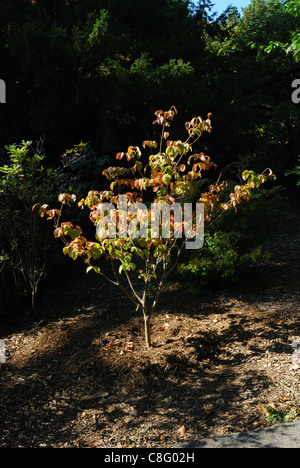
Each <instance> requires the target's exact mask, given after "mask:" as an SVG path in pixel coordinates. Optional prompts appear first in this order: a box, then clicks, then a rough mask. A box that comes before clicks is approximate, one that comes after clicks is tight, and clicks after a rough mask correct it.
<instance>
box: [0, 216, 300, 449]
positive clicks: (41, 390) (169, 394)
mask: <svg viewBox="0 0 300 468" xmlns="http://www.w3.org/2000/svg"><path fill="white" fill-rule="evenodd" d="M299 241H300V229H299V222H298V220H297V218H296V219H294V220H293V221H292V222H291V223H290V225H288V226H283V227H282V228H281V229H279V230H278V233H277V235H276V237H275V239H273V241H272V242H271V243H270V244H269V245H266V247H267V249H268V250H270V251H271V252H272V258H271V261H270V262H269V263H268V264H265V265H261V266H257V267H255V268H252V269H251V270H250V271H249V272H247V274H244V275H243V277H241V278H240V279H239V281H238V282H237V283H236V284H235V285H233V286H232V288H231V289H230V290H226V291H224V290H223V291H218V292H210V293H209V292H208V293H207V294H206V295H203V296H201V297H200V298H199V297H198V298H192V297H190V296H188V295H186V294H185V292H184V289H183V288H182V287H181V285H180V284H176V283H175V284H170V285H169V289H168V290H167V291H166V292H165V293H164V295H163V297H162V300H161V304H160V309H159V311H158V312H157V314H156V315H155V317H154V318H153V320H152V333H153V337H154V347H153V348H152V349H151V350H150V351H147V350H145V347H144V340H143V323H142V319H141V317H140V313H139V312H137V313H136V312H135V311H134V310H133V309H132V306H131V304H130V303H129V302H128V301H127V300H126V299H124V298H123V297H122V295H121V294H119V292H118V291H116V290H114V289H111V288H110V287H108V286H107V284H106V283H104V282H102V281H100V282H99V280H98V278H96V279H95V281H96V280H98V283H97V284H96V282H94V280H93V281H92V283H91V277H90V276H89V277H82V276H84V275H81V274H78V275H77V277H76V275H75V278H74V279H73V280H74V283H72V285H71V286H70V284H69V283H68V282H67V285H66V289H65V287H64V286H61V289H60V290H59V291H55V294H56V296H55V297H54V292H49V295H48V298H47V303H46V304H45V305H44V307H45V310H44V320H42V321H40V322H38V323H35V324H33V325H31V326H26V327H23V328H19V329H18V330H17V331H15V330H14V331H12V330H6V331H5V330H4V331H3V332H1V333H0V338H4V339H5V343H6V346H7V357H8V359H7V363H6V364H5V365H1V364H0V391H1V398H0V447H2V448H3V447H10V448H12V447H22V448H35V447H54V448H56V447H108V448H109V447H163V446H166V447H170V446H172V445H174V444H175V443H176V442H177V441H178V439H181V440H189V439H195V438H200V437H209V436H216V435H223V434H226V433H230V432H236V431H246V430H252V429H255V428H259V427H264V426H267V425H270V422H267V419H266V417H267V416H270V407H273V408H275V413H274V414H275V416H274V422H277V421H278V418H276V415H277V416H279V415H285V416H286V418H287V419H288V418H289V417H290V419H293V418H295V417H300V406H299V405H300V379H299V378H300V370H299V368H297V366H293V362H292V359H291V354H292V352H293V348H292V347H291V343H292V341H293V340H294V339H295V337H299V336H300V307H299V306H300V293H299V271H300V252H299V248H298V246H299ZM128 343H132V345H130V346H128ZM267 408H269V410H268V409H267Z"/></svg>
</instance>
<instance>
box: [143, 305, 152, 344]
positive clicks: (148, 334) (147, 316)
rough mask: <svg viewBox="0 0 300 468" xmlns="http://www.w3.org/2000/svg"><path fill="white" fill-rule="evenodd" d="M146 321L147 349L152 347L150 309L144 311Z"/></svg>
mask: <svg viewBox="0 0 300 468" xmlns="http://www.w3.org/2000/svg"><path fill="white" fill-rule="evenodd" d="M144 323H145V341H146V347H147V349H149V348H151V346H152V344H151V332H150V314H149V312H148V311H144Z"/></svg>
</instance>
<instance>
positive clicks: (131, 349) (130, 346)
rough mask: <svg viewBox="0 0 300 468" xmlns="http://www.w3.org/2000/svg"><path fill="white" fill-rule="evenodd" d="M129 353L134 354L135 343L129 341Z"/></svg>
mask: <svg viewBox="0 0 300 468" xmlns="http://www.w3.org/2000/svg"><path fill="white" fill-rule="evenodd" d="M126 349H127V351H129V352H130V353H132V351H133V342H132V341H129V343H127V348H126Z"/></svg>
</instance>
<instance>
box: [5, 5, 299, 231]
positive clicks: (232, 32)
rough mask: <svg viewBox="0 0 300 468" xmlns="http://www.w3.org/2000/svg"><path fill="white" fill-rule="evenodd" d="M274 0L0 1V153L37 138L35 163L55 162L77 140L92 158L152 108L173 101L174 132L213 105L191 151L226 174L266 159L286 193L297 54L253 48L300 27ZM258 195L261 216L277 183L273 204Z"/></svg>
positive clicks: (295, 146)
mask: <svg viewBox="0 0 300 468" xmlns="http://www.w3.org/2000/svg"><path fill="white" fill-rule="evenodd" d="M284 3H285V2H281V1H278V0H252V3H251V4H250V6H249V7H248V8H246V9H245V11H244V14H243V16H242V17H240V15H239V13H238V11H237V9H236V8H234V7H232V8H228V9H227V10H226V11H225V12H224V13H223V14H222V15H220V16H219V17H218V16H216V15H213V14H212V10H211V5H212V2H211V1H210V0H201V1H199V2H198V3H196V2H190V1H188V0H127V1H120V0H84V1H82V0H11V1H10V2H7V1H0V12H1V13H0V54H1V64H0V77H1V79H3V80H5V82H6V85H7V103H6V104H5V105H1V106H0V125H1V133H0V147H1V154H0V157H1V162H2V163H3V164H4V163H7V161H8V157H7V153H6V151H5V145H12V144H14V143H19V142H21V141H22V140H25V141H26V140H33V141H36V140H38V141H39V140H40V139H42V140H43V141H44V152H45V153H46V155H47V160H46V161H44V164H46V165H48V166H51V167H54V168H57V167H58V166H59V165H60V164H61V159H60V156H61V154H63V153H64V152H65V150H66V149H68V148H71V147H73V146H74V145H75V144H78V143H79V142H80V141H84V142H90V145H91V148H92V153H91V154H92V158H94V159H93V160H95V158H96V159H97V163H95V164H96V167H98V166H99V167H100V166H101V161H102V160H103V163H106V162H107V157H109V158H111V159H113V158H114V156H115V153H116V152H117V151H126V149H127V147H128V145H130V144H131V145H141V142H142V140H143V139H147V138H152V136H153V132H155V127H153V126H152V123H151V122H152V121H153V113H154V112H155V111H156V110H157V109H164V110H167V109H169V108H170V107H171V106H172V105H174V106H176V107H177V108H178V111H179V114H178V117H177V119H176V122H175V123H174V126H173V129H172V132H174V135H176V138H184V137H185V135H184V134H182V133H181V132H182V130H181V129H182V128H184V125H183V124H184V122H185V121H187V120H190V119H191V118H192V117H193V116H196V115H202V116H204V117H206V114H207V113H208V112H211V113H212V114H213V117H212V123H213V133H212V134H211V135H209V136H207V137H205V138H203V139H202V140H201V149H202V150H203V151H206V152H207V153H208V154H209V155H210V156H211V158H212V159H213V160H214V161H215V162H216V163H217V164H218V167H219V168H225V172H224V176H226V178H228V177H229V178H233V179H237V180H239V177H240V174H241V171H242V170H243V169H244V168H245V167H246V166H251V168H253V169H254V170H257V171H260V170H263V169H264V168H265V167H271V168H272V170H273V171H274V172H275V173H276V174H277V184H278V187H280V186H283V187H285V189H286V191H285V194H284V195H285V197H290V198H291V199H293V197H294V196H295V194H297V192H296V183H295V182H296V181H295V177H293V176H289V177H286V175H285V173H286V171H287V170H291V169H293V167H294V166H295V165H296V164H297V161H298V155H299V123H300V105H298V106H297V105H295V104H293V103H292V101H291V94H292V89H291V84H292V81H293V80H295V79H297V78H300V69H299V62H297V60H296V58H295V56H294V55H293V54H292V53H287V52H286V51H285V50H284V48H282V47H275V48H273V49H272V50H271V51H269V52H268V53H267V52H266V51H265V50H264V47H266V46H267V45H268V44H269V43H270V41H275V42H276V41H277V42H281V43H286V42H288V41H291V40H292V37H293V33H294V32H295V31H296V30H297V28H299V26H298V22H299V17H298V18H296V17H295V16H293V15H292V14H290V13H288V12H287V11H284V9H283V4H284ZM251 43H254V45H253V46H251ZM171 137H172V135H171ZM64 177H65V176H64ZM75 179H76V178H75ZM88 179H89V176H88ZM80 183H81V184H82V183H83V184H84V181H83V180H81V181H80ZM74 184H75V185H76V180H75V182H74V181H73V182H72V183H71V185H72V188H73V190H74V189H75V190H76V186H74ZM90 188H94V189H95V188H96V189H97V188H99V187H90ZM271 194H272V192H271ZM268 197H269V198H270V204H267V206H265V207H264V209H265V210H266V211H267V212H268V213H270V212H271V211H273V210H274V209H275V211H276V206H277V207H278V206H282V199H281V200H279V201H278V205H276V201H277V200H278V197H280V195H279V194H278V190H276V197H277V198H276V199H275V202H274V197H273V198H272V196H270V193H269V194H268V196H267V197H266V198H265V200H268V199H269V198H268ZM274 203H275V205H276V206H275V208H274ZM264 204H266V201H265V202H264ZM268 210H269V211H268ZM245 216H246V215H244V218H245ZM244 218H243V222H244ZM261 218H262V221H261V223H263V217H261ZM235 229H236V231H239V232H243V229H244V228H243V226H235ZM0 240H1V239H0Z"/></svg>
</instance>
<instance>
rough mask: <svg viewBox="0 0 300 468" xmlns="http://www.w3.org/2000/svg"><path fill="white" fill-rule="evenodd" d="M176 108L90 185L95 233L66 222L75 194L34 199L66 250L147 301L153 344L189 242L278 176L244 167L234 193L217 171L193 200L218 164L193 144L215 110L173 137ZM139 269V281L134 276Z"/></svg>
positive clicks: (84, 204)
mask: <svg viewBox="0 0 300 468" xmlns="http://www.w3.org/2000/svg"><path fill="white" fill-rule="evenodd" d="M176 113H177V110H176V108H175V107H172V108H171V109H170V110H169V111H166V112H165V111H162V110H159V111H157V112H156V113H155V117H156V118H155V121H154V122H153V123H154V124H158V125H160V126H161V127H162V130H161V136H160V139H159V141H154V140H146V141H143V143H142V145H141V147H138V146H130V147H129V148H128V149H127V151H126V152H120V153H118V154H117V156H116V159H117V160H118V161H124V160H125V161H126V163H125V165H124V167H122V166H121V165H118V166H115V167H110V168H108V169H105V170H104V172H103V174H104V176H105V177H106V178H107V180H108V184H109V187H107V190H102V191H90V192H89V193H88V194H87V196H86V198H84V199H82V200H80V201H79V202H78V203H77V205H78V207H80V208H81V209H84V208H87V209H88V210H89V212H90V213H89V217H90V220H91V222H92V223H93V224H94V225H95V239H93V240H88V239H87V238H86V237H84V235H83V232H82V229H81V227H79V226H74V225H73V223H71V222H61V216H62V207H63V205H68V206H71V205H72V204H75V203H76V197H75V195H72V194H68V193H64V194H60V195H59V197H58V200H59V202H60V203H61V208H60V209H50V207H49V206H48V205H36V206H35V208H36V209H38V210H39V213H40V216H42V217H47V219H53V220H54V224H55V231H54V236H55V237H56V238H61V239H62V240H63V242H64V244H65V245H64V248H63V253H64V254H65V255H68V256H69V257H70V258H72V259H73V260H77V259H78V258H82V259H83V260H84V262H85V263H86V267H87V268H86V271H87V273H89V272H90V271H94V272H95V273H96V274H98V275H100V276H102V277H103V278H105V279H106V280H107V281H109V282H110V283H112V284H113V285H115V286H118V287H119V288H120V289H121V290H122V292H123V293H124V295H125V296H127V297H128V298H129V299H130V301H131V302H132V303H133V304H134V305H135V306H136V307H137V308H140V309H141V311H142V314H143V318H144V324H145V343H146V346H147V348H150V347H151V328H150V319H151V316H152V314H153V313H154V311H155V309H156V308H157V305H158V302H159V298H160V296H161V293H162V290H163V286H164V283H165V281H166V280H167V278H168V277H169V275H170V274H171V273H172V271H174V269H175V268H176V266H177V264H178V260H179V257H180V254H181V253H182V251H183V249H184V248H200V247H201V245H202V243H203V228H204V225H207V224H209V223H212V222H213V221H214V220H215V219H216V218H217V217H219V216H221V215H222V213H224V212H225V211H227V210H231V209H234V210H236V209H237V206H238V205H239V204H240V203H241V202H242V201H243V200H249V199H250V197H251V193H252V191H253V189H255V188H258V187H259V186H260V185H261V184H262V183H264V182H265V181H266V180H267V179H269V178H270V177H274V176H273V174H272V172H271V170H269V169H267V170H265V171H264V173H262V174H256V173H255V172H253V171H245V172H244V173H243V180H244V181H245V183H244V184H243V185H236V186H235V187H234V188H233V190H232V192H231V193H230V191H229V192H228V182H226V181H221V180H220V178H219V179H218V180H217V182H216V183H215V184H212V185H210V186H209V187H208V188H207V190H206V191H205V192H203V193H202V194H201V196H200V198H199V199H198V200H197V201H196V203H188V200H190V199H191V197H194V196H195V184H196V182H197V180H199V179H200V178H201V177H202V175H203V173H204V172H206V171H209V170H211V169H215V168H216V165H215V164H214V163H213V162H212V161H211V159H210V157H209V156H207V155H206V154H204V153H203V152H195V151H194V148H195V144H196V142H197V140H198V139H199V138H200V137H201V135H202V134H203V133H204V132H209V133H210V132H211V131H212V126H211V114H209V115H208V116H207V118H206V119H203V118H201V117H195V118H193V119H192V120H191V121H189V122H187V123H186V125H185V128H186V131H187V138H186V140H185V141H181V140H171V139H170V133H169V127H170V125H171V123H172V121H173V119H174V118H175V115H176ZM191 239H194V241H192V240H191ZM103 258H104V259H106V260H107V261H108V262H109V263H110V265H111V275H110V276H109V275H108V274H107V272H106V271H105V272H104V271H102V268H101V265H100V263H101V261H100V260H101V259H103ZM134 275H135V276H136V277H137V279H138V280H139V281H138V282H137V281H133V276H134ZM123 280H125V282H124V281H123Z"/></svg>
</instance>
